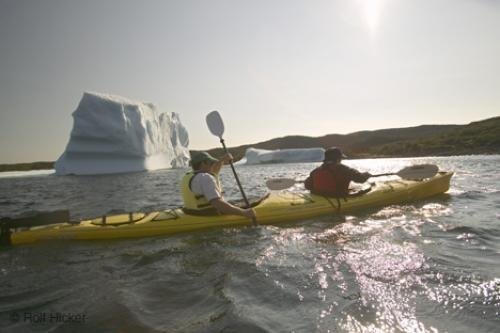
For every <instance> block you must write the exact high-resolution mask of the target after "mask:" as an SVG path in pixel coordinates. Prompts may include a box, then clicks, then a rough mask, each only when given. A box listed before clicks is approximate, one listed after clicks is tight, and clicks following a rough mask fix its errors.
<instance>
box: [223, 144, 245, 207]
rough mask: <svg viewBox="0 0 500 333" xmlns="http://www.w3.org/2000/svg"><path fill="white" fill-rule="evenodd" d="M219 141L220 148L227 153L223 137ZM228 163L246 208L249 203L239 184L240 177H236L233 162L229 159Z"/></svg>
mask: <svg viewBox="0 0 500 333" xmlns="http://www.w3.org/2000/svg"><path fill="white" fill-rule="evenodd" d="M220 143H221V144H222V148H224V151H225V152H226V154H229V152H228V150H227V148H226V144H225V143H224V139H223V138H220ZM229 165H231V170H233V174H234V178H235V179H236V183H237V184H238V187H239V189H240V192H241V195H242V196H243V201H245V205H246V206H247V207H246V208H250V203H249V202H248V199H247V196H246V195H245V191H243V187H242V186H241V183H240V179H239V178H238V175H237V174H236V170H235V169H234V165H233V162H232V161H229Z"/></svg>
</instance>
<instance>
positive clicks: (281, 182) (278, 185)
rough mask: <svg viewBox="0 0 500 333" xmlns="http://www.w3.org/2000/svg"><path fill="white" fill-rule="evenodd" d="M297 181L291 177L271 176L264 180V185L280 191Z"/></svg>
mask: <svg viewBox="0 0 500 333" xmlns="http://www.w3.org/2000/svg"><path fill="white" fill-rule="evenodd" d="M296 183H297V181H296V180H295V179H292V178H272V179H268V180H267V181H266V186H267V188H268V189H270V190H272V191H281V190H284V189H287V188H289V187H292V186H293V185H295V184H296Z"/></svg>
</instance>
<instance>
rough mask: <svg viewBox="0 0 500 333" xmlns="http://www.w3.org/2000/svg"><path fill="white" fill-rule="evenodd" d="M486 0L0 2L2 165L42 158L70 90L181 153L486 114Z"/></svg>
mask: <svg viewBox="0 0 500 333" xmlns="http://www.w3.org/2000/svg"><path fill="white" fill-rule="evenodd" d="M499 59H500V1H495V0H330V1H326V0H314V1H310V0H309V1H308V0H303V1H298V0H245V1H243V0H225V1H220V0H210V1H208V0H157V1H153V0H141V1H139V0H136V1H132V0H85V1H81V0H31V1H26V0H0V142H1V145H0V163H19V162H32V161H53V160H55V159H57V158H58V157H59V155H60V154H61V153H62V152H63V151H64V149H65V146H66V144H67V142H68V139H69V134H70V132H71V128H72V126H73V119H72V116H71V114H72V112H73V111H74V110H75V109H76V107H77V105H78V103H79V101H80V99H81V97H82V94H83V92H84V91H94V92H100V93H108V94H114V95H120V96H124V97H128V98H131V99H134V100H141V101H145V102H152V103H155V104H157V105H158V106H159V108H160V109H161V110H162V111H166V112H177V113H179V114H180V118H181V121H182V123H183V124H184V125H185V126H186V128H187V129H188V132H189V135H190V149H206V148H214V147H218V145H219V142H218V139H217V138H215V137H214V136H212V135H211V134H210V133H209V131H208V129H207V126H206V124H205V116H206V114H207V113H209V112H210V111H212V110H218V111H219V112H220V114H221V116H222V118H223V120H224V123H225V128H226V131H225V134H224V138H225V140H226V144H227V145H228V146H237V145H241V144H251V143H257V142H261V141H265V140H268V139H272V138H275V137H281V136H286V135H308V136H321V135H325V134H332V133H340V134H346V133H351V132H355V131H360V130H372V129H382V128H394V127H408V126H417V125H422V124H466V123H469V122H471V121H477V120H481V119H485V118H490V117H495V116H499V115H500V61H499Z"/></svg>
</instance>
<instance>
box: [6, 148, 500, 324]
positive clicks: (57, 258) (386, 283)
mask: <svg viewBox="0 0 500 333" xmlns="http://www.w3.org/2000/svg"><path fill="white" fill-rule="evenodd" d="M347 163H348V164H350V165H351V166H354V167H356V168H358V169H360V170H362V171H370V172H372V173H380V172H389V171H397V170H399V169H401V168H402V167H404V166H406V165H410V164H418V163H435V164H437V165H439V167H440V168H441V169H442V170H451V171H454V172H455V175H454V177H453V178H452V183H451V189H450V191H449V192H448V194H447V195H443V196H438V197H435V198H431V199H428V200H425V201H421V202H415V203H412V204H405V205H393V206H388V207H380V208H378V209H371V210H366V211H360V212H358V213H356V214H353V215H348V216H333V215H332V216H325V217H322V218H317V219H313V220H305V221H300V222H296V223H289V224H284V225H280V226H258V227H247V228H225V229H214V230H209V231H201V232H195V233H190V234H181V235H175V236H169V237H155V238H145V239H135V240H121V241H112V242H101V241H100V242H66V243H64V242H60V243H45V244H37V245H30V246H18V247H12V248H9V249H2V250H1V251H0V332H500V173H499V168H500V167H499V165H500V156H498V155H496V156H458V157H439V158H435V157H428V158H418V159H376V160H355V161H348V162H347ZM316 165H317V164H316V163H301V164H280V165H262V166H238V172H239V174H240V178H241V181H242V183H243V185H244V188H245V189H246V191H247V193H248V196H249V197H251V198H257V197H260V196H261V195H263V194H265V193H266V188H265V186H264V181H265V179H266V178H269V177H294V178H297V179H304V178H305V177H306V176H307V174H308V173H309V171H310V170H311V169H312V168H313V167H315V166H316ZM183 173H184V171H183V170H162V171H155V172H142V173H132V174H121V175H107V176H84V177H79V176H65V177H57V176H54V175H51V174H47V173H43V174H29V173H28V174H25V173H20V174H16V175H11V176H10V177H1V176H0V215H1V216H11V217H13V216H23V215H30V214H34V213H36V212H39V211H50V210H56V209H69V210H70V212H71V218H72V220H78V219H81V218H87V217H94V216H99V215H103V214H109V213H119V212H128V211H151V210H159V209H163V208H169V207H175V206H179V205H181V199H180V194H179V190H178V188H179V180H180V178H181V176H182V175H183ZM222 180H223V184H224V188H225V191H226V192H225V196H226V197H227V198H229V199H238V198H239V195H238V191H237V190H236V186H235V184H234V180H233V179H232V176H231V174H230V170H229V168H227V169H226V168H225V169H224V171H223V174H222ZM291 190H292V191H300V190H303V189H302V188H301V187H300V186H296V187H295V188H292V189H291Z"/></svg>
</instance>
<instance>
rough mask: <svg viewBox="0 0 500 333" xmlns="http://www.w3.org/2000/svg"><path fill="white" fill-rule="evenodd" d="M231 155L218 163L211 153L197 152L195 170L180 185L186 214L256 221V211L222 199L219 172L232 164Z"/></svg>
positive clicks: (192, 162)
mask: <svg viewBox="0 0 500 333" xmlns="http://www.w3.org/2000/svg"><path fill="white" fill-rule="evenodd" d="M232 159H233V157H232V156H231V154H226V155H225V156H224V157H223V158H222V159H220V160H217V159H216V158H214V157H212V156H211V155H210V154H209V153H206V152H198V153H194V154H193V156H192V158H191V166H192V168H193V171H190V172H188V173H186V174H185V175H184V177H183V178H182V183H181V186H182V188H181V190H182V198H183V199H184V212H185V213H187V214H192V215H215V214H218V213H219V214H227V215H241V216H245V217H248V218H255V212H254V210H253V209H251V208H249V209H242V208H239V207H237V206H234V205H232V204H230V203H229V202H227V201H225V200H224V199H223V197H222V190H221V185H220V182H219V172H220V170H221V168H222V166H223V165H224V164H225V163H228V162H229V161H231V160H232Z"/></svg>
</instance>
